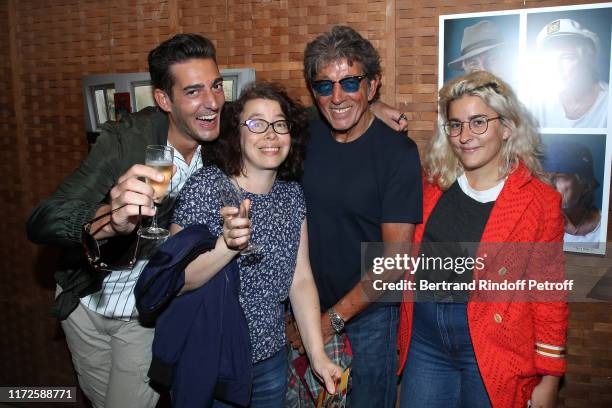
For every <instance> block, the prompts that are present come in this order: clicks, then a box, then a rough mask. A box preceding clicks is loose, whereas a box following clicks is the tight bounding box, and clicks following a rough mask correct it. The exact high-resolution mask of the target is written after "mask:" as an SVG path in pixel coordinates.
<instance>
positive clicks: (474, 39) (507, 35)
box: [444, 16, 518, 85]
mask: <svg viewBox="0 0 612 408" xmlns="http://www.w3.org/2000/svg"><path fill="white" fill-rule="evenodd" d="M444 29H445V34H444V37H445V55H444V57H445V58H444V59H445V64H444V65H445V66H446V67H447V68H448V69H445V75H444V79H445V81H447V80H449V79H452V78H454V77H455V76H459V75H463V74H464V73H465V74H467V73H470V72H474V71H488V72H490V73H492V74H494V75H496V76H498V77H500V78H502V79H504V80H505V81H506V82H508V83H510V84H511V85H512V83H513V82H514V76H515V74H516V72H515V71H516V69H515V68H516V58H515V57H513V55H516V53H517V36H518V18H517V17H516V16H490V17H486V18H467V19H459V20H447V21H446V24H445V28H444ZM459 39H461V43H460V44H459V43H458V40H459Z"/></svg>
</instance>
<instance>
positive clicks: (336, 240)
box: [303, 119, 422, 310]
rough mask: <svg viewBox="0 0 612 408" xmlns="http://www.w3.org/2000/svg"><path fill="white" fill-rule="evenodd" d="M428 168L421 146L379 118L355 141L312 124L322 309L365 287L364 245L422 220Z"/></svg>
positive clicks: (309, 164) (306, 182)
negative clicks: (389, 227) (386, 227)
mask: <svg viewBox="0 0 612 408" xmlns="http://www.w3.org/2000/svg"><path fill="white" fill-rule="evenodd" d="M420 168H421V165H420V160H419V154H418V150H417V146H416V144H415V143H414V142H413V141H412V140H411V139H409V138H408V137H406V135H405V134H402V133H399V132H396V131H394V130H393V129H391V128H389V127H387V126H386V125H385V124H384V123H382V122H381V121H379V120H377V119H376V120H374V122H373V123H372V125H370V127H369V129H368V130H367V131H366V132H365V133H364V134H363V135H362V136H361V137H359V138H358V139H356V140H354V141H352V142H349V143H339V142H337V141H336V140H335V139H334V138H333V137H332V135H331V131H330V128H329V127H328V126H327V125H326V124H324V123H323V122H321V121H318V122H315V123H313V124H312V125H311V137H310V141H309V144H308V149H307V153H306V163H305V168H304V178H303V187H304V193H305V195H306V207H307V209H308V237H309V247H310V262H311V264H312V270H313V274H314V278H315V281H316V284H317V289H318V290H319V298H320V300H321V307H322V310H326V309H328V308H329V307H331V306H333V305H334V304H335V303H336V302H337V301H338V300H339V299H340V298H341V297H342V296H344V295H345V294H346V293H347V292H348V291H349V290H350V289H351V288H352V287H353V286H355V285H356V284H357V282H358V281H359V279H360V276H361V259H360V254H361V243H362V242H382V230H381V224H383V223H410V224H417V223H419V222H421V219H422V208H421V204H422V203H421V202H422V191H421V190H422V183H421V171H420Z"/></svg>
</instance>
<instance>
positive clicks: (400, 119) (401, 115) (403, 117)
mask: <svg viewBox="0 0 612 408" xmlns="http://www.w3.org/2000/svg"><path fill="white" fill-rule="evenodd" d="M402 119H403V120H406V121H407V120H408V118H407V117H406V114H405V113H402V114H400V115H399V117H398V118H397V121H398V122H401V121H402Z"/></svg>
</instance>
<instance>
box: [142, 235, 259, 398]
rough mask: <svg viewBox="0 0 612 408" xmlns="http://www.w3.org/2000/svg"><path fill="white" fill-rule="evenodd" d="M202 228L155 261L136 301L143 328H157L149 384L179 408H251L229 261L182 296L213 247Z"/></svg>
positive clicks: (244, 341)
mask: <svg viewBox="0 0 612 408" xmlns="http://www.w3.org/2000/svg"><path fill="white" fill-rule="evenodd" d="M216 239H217V237H215V236H213V235H212V234H211V233H210V232H209V230H208V228H206V227H205V226H203V225H193V226H190V227H188V228H185V229H184V230H182V231H181V232H179V233H178V234H176V235H175V236H173V237H172V238H170V239H169V240H168V241H166V242H165V243H164V244H163V245H161V246H160V248H159V250H158V251H157V252H156V253H155V254H154V255H153V256H152V257H151V260H150V261H149V263H148V265H147V267H146V268H145V269H144V271H143V272H142V274H141V275H140V278H139V280H138V283H137V284H136V288H135V290H134V293H135V295H136V307H137V309H138V312H139V316H140V319H141V321H142V322H143V324H149V325H151V324H153V323H154V324H155V338H154V340H153V360H152V362H151V367H150V369H149V377H150V378H151V381H153V382H154V383H157V384H160V385H163V386H166V387H170V389H171V394H172V405H173V406H175V407H188V408H192V407H209V406H211V405H212V401H213V399H221V400H224V401H229V402H232V403H236V404H239V405H243V406H245V405H248V403H249V399H250V394H251V383H252V363H251V349H250V341H249V333H248V327H247V323H246V319H245V317H244V314H243V312H242V308H241V307H240V304H239V303H238V291H239V288H240V279H239V273H238V265H237V263H236V261H232V262H231V263H229V264H228V265H226V266H225V267H224V268H223V269H222V270H221V271H219V272H218V273H217V274H216V275H215V276H214V277H213V278H212V279H211V280H210V281H208V282H207V283H206V284H204V285H203V286H201V287H199V288H197V289H195V290H193V291H190V292H186V293H184V294H182V295H180V296H177V294H178V292H179V291H180V290H181V288H182V287H183V285H184V284H185V267H186V266H187V264H189V263H190V262H191V261H192V260H193V259H195V258H196V257H197V256H198V255H200V254H201V253H203V252H205V251H208V250H210V249H212V248H213V247H214V246H215V242H216Z"/></svg>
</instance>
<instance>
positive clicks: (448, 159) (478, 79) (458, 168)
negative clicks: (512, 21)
mask: <svg viewBox="0 0 612 408" xmlns="http://www.w3.org/2000/svg"><path fill="white" fill-rule="evenodd" d="M439 95H440V100H439V102H438V107H439V109H438V126H437V129H436V133H435V134H434V136H433V137H432V138H431V139H430V141H429V143H428V145H427V148H426V153H425V158H424V161H423V162H424V168H425V171H426V174H427V178H428V181H429V182H431V183H434V182H435V183H436V184H438V186H439V187H440V188H441V189H443V190H446V189H448V188H449V187H450V186H451V185H452V184H453V183H454V182H455V180H456V179H457V177H459V176H460V175H461V174H462V173H463V171H464V170H463V166H462V165H461V162H460V161H459V159H458V158H457V156H456V155H455V153H454V151H453V148H452V146H451V144H450V142H449V140H448V136H447V135H446V132H445V131H444V123H446V121H447V120H448V108H449V105H450V103H451V102H453V101H455V100H457V99H460V98H461V97H463V96H466V95H470V96H477V97H479V98H480V99H482V101H483V102H484V103H485V104H487V105H488V106H489V107H490V108H491V109H493V110H494V111H495V112H497V114H498V115H499V116H500V121H501V123H502V125H504V126H506V127H507V128H509V129H510V130H511V135H510V137H509V138H508V139H507V140H505V141H504V142H503V144H502V148H501V157H502V160H501V164H500V167H499V174H500V175H501V177H502V178H503V177H506V176H507V175H508V174H510V173H511V172H512V171H513V170H514V169H515V168H516V165H517V164H518V162H519V161H521V162H523V163H524V164H525V166H526V167H527V169H528V170H529V172H530V173H531V174H532V175H533V176H534V177H537V178H538V179H540V180H542V181H545V182H547V183H548V178H547V177H546V175H545V173H544V171H543V170H542V165H541V164H540V160H539V156H541V153H542V142H541V139H540V134H539V133H538V128H537V122H536V120H535V119H534V118H533V116H531V114H530V113H529V112H528V111H527V109H526V108H525V107H524V106H523V104H522V103H521V102H519V100H518V99H517V97H516V95H515V94H514V92H513V91H512V89H511V88H510V87H509V86H508V85H507V84H506V83H505V82H503V81H502V80H501V79H499V78H498V77H496V76H495V75H493V74H491V73H489V72H486V71H476V72H472V73H470V74H467V75H463V76H460V77H458V78H455V79H453V80H451V81H450V82H447V83H446V84H445V85H444V86H443V87H442V89H440V94H439Z"/></svg>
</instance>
